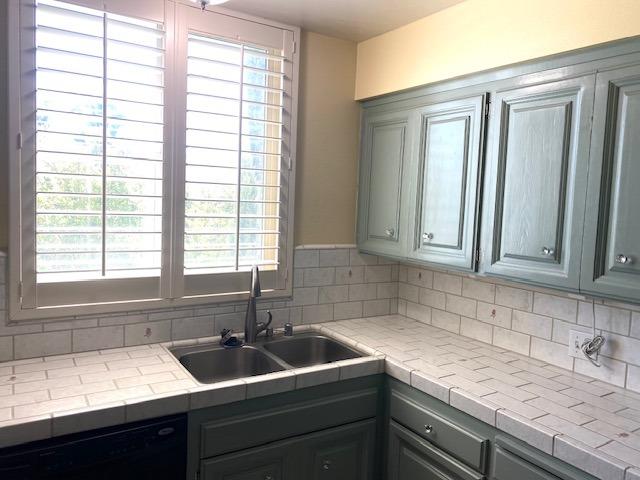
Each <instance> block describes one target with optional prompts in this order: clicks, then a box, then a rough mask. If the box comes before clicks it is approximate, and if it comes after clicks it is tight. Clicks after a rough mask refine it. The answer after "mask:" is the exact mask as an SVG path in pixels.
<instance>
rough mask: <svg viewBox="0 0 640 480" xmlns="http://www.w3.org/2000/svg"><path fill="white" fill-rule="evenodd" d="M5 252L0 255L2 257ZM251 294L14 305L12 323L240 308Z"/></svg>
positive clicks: (275, 294)
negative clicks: (234, 306)
mask: <svg viewBox="0 0 640 480" xmlns="http://www.w3.org/2000/svg"><path fill="white" fill-rule="evenodd" d="M1 254H2V252H0V255H1ZM292 294H293V292H292V289H291V288H288V289H283V290H263V291H262V296H261V297H260V299H261V300H262V301H266V300H272V301H290V300H291V298H292ZM247 295H248V292H241V293H233V294H217V295H199V296H193V297H183V298H178V299H163V298H157V299H148V300H135V301H130V302H112V303H95V304H84V305H65V306H59V307H39V308H33V309H22V308H20V307H19V305H10V309H9V321H10V322H23V321H29V320H39V321H43V320H45V321H46V320H51V321H60V320H61V319H68V318H69V317H84V316H98V315H103V314H104V315H107V314H113V313H123V312H135V311H142V310H161V309H174V308H183V307H191V306H202V305H210V306H216V307H218V306H225V305H230V304H240V303H242V302H245V301H246V300H247Z"/></svg>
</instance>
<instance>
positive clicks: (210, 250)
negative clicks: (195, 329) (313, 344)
mask: <svg viewBox="0 0 640 480" xmlns="http://www.w3.org/2000/svg"><path fill="white" fill-rule="evenodd" d="M183 12H184V16H183V18H185V19H186V21H185V26H184V28H183V29H182V30H181V31H180V33H179V42H182V43H183V49H184V51H185V52H186V55H185V57H186V61H185V62H184V64H183V68H184V76H185V83H184V89H185V90H184V91H185V103H184V108H185V118H184V152H183V154H184V158H185V171H184V182H185V183H184V185H185V186H184V226H183V228H184V237H183V239H182V240H183V242H184V249H183V251H184V265H183V266H184V275H185V291H184V293H185V294H186V295H197V294H202V293H204V292H205V291H206V290H207V289H208V288H209V289H210V288H211V285H215V286H216V288H217V289H218V290H221V291H228V292H233V291H242V290H246V288H247V285H248V282H247V280H246V273H244V272H247V271H248V270H249V269H250V267H251V266H252V265H258V266H259V267H260V270H261V271H262V272H263V275H262V277H261V279H262V280H263V284H266V285H267V288H273V289H277V288H282V285H283V284H284V280H285V276H286V266H287V251H286V246H287V242H288V238H287V237H288V233H289V230H288V228H289V211H288V207H289V205H288V196H289V195H288V188H289V184H288V183H289V165H290V148H291V146H290V144H291V118H292V117H291V109H292V102H291V96H292V92H291V88H292V82H291V76H292V71H293V69H292V62H291V54H292V43H293V42H292V38H291V37H290V36H289V35H288V33H290V32H286V31H284V30H281V29H276V28H273V27H271V28H268V29H266V28H265V26H259V27H258V28H256V27H255V24H253V23H251V22H247V21H243V20H240V19H236V18H230V17H227V16H224V15H220V14H216V13H212V12H204V13H201V12H197V13H194V12H193V9H189V8H188V7H185V8H184V9H183ZM225 30H226V31H233V32H235V33H236V35H234V36H233V37H232V38H228V37H225V36H223V35H221V34H220V33H219V32H221V31H222V32H224V31H225ZM238 38H240V39H242V40H238ZM245 39H246V40H245ZM176 128H180V127H179V126H178V124H177V125H176ZM233 272H236V273H237V275H235V276H234V275H226V276H224V277H223V276H218V277H217V278H216V274H221V273H233ZM218 279H219V280H220V281H218Z"/></svg>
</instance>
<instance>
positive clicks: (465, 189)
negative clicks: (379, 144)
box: [410, 95, 485, 270]
mask: <svg viewBox="0 0 640 480" xmlns="http://www.w3.org/2000/svg"><path fill="white" fill-rule="evenodd" d="M484 98H485V97H484V96H482V95H481V96H476V97H472V98H468V99H463V100H456V101H449V102H443V103H440V104H436V105H429V106H427V107H424V108H422V109H420V111H419V116H420V118H421V121H420V130H421V131H420V133H419V135H416V137H418V138H420V159H419V167H418V168H419V172H420V173H419V175H418V178H419V180H418V185H416V197H417V200H416V211H415V213H414V214H410V218H415V219H416V223H415V226H414V228H413V230H412V239H413V248H412V251H411V252H410V257H412V258H415V259H418V260H422V261H426V262H432V263H438V264H444V265H448V266H453V267H458V268H462V269H467V270H473V269H474V268H475V255H474V253H473V252H474V250H475V248H476V247H475V244H476V225H477V222H476V220H477V207H478V198H477V197H478V175H479V171H480V160H481V133H482V117H483V115H482V111H483V108H484Z"/></svg>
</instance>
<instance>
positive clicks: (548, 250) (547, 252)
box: [542, 247, 556, 257]
mask: <svg viewBox="0 0 640 480" xmlns="http://www.w3.org/2000/svg"><path fill="white" fill-rule="evenodd" d="M554 253H556V251H555V250H554V249H553V248H549V247H542V255H544V256H545V257H550V256H551V255H553V254H554Z"/></svg>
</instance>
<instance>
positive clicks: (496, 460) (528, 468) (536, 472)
mask: <svg viewBox="0 0 640 480" xmlns="http://www.w3.org/2000/svg"><path fill="white" fill-rule="evenodd" d="M513 479H518V480H560V478H559V477H556V476H555V475H552V474H551V473H549V472H547V471H545V470H543V469H542V468H540V467H538V466H536V465H534V464H532V463H529V462H527V461H526V460H524V459H522V458H520V457H517V456H516V455H513V454H512V453H510V452H508V451H506V450H503V449H502V448H501V447H500V446H496V450H495V454H494V456H493V480H513Z"/></svg>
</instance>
